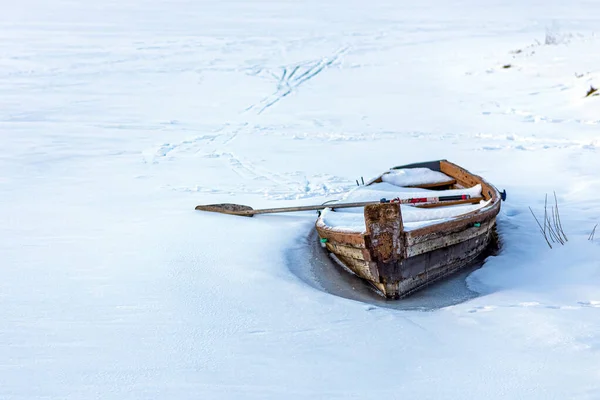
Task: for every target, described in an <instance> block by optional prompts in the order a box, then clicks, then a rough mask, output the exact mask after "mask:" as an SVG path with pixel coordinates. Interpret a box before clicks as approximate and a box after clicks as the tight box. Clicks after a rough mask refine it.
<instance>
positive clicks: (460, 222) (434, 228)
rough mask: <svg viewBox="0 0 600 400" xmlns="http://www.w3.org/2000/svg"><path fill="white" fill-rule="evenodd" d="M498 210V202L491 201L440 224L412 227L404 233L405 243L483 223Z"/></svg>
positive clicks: (416, 241) (408, 243)
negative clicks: (486, 205)
mask: <svg viewBox="0 0 600 400" xmlns="http://www.w3.org/2000/svg"><path fill="white" fill-rule="evenodd" d="M499 211H500V202H499V201H497V202H496V203H492V204H491V205H490V206H488V207H486V208H485V209H480V210H477V211H474V212H471V213H468V214H465V215H462V216H459V217H456V218H453V219H450V220H449V221H447V222H443V223H441V224H434V225H428V226H424V227H423V228H418V229H413V230H411V231H409V232H407V233H406V239H407V245H408V246H411V245H414V244H416V243H420V242H425V241H427V240H431V239H435V238H438V237H443V236H446V235H449V234H452V233H456V232H460V231H462V230H464V229H466V228H468V227H469V226H471V225H473V224H475V223H478V222H479V223H483V222H486V221H488V220H490V219H494V220H495V218H496V215H497V214H498V212H499Z"/></svg>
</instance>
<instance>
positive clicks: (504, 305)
mask: <svg viewBox="0 0 600 400" xmlns="http://www.w3.org/2000/svg"><path fill="white" fill-rule="evenodd" d="M0 25H1V29H0V93H2V95H1V96H0V137H1V138H2V151H1V152H0V263H1V264H0V265H1V268H0V360H1V362H0V399H7V400H13V399H18V400H24V399H119V400H125V399H179V400H182V399H200V398H201V399H281V398H286V399H306V398H324V399H381V398H400V397H402V398H419V399H458V398H460V399H481V398H485V399H506V398H518V399H540V398H543V399H597V398H600V379H599V377H600V262H599V261H598V260H600V242H599V241H600V236H598V235H596V236H598V237H596V238H595V240H588V237H589V236H590V232H591V231H592V229H593V227H594V225H595V224H597V223H599V222H600V177H599V176H598V171H599V170H600V112H599V110H600V96H594V95H590V96H588V97H585V95H586V93H587V92H588V91H589V90H590V87H591V86H593V87H598V86H600V69H599V65H600V52H599V51H598V49H599V48H600V38H599V37H598V36H597V33H596V32H597V30H598V27H599V26H600V2H592V1H584V0H574V1H569V2H565V1H558V0H544V1H537V0H534V1H528V2H523V1H516V0H508V1H507V0H504V1H498V0H492V1H486V2H481V1H474V0H466V1H462V2H446V1H440V0H427V1H424V2H416V1H413V2H390V1H381V0H374V1H370V2H363V1H356V0H349V1H338V0H325V1H315V0H307V1H302V2H298V1H280V2H271V1H259V0H256V1H244V2H241V1H229V0H223V1H219V2H208V1H191V0H180V1H176V2H172V1H171V2H167V1H164V0H143V1H142V0H130V1H111V0H109V1H105V2H97V1H96V2H93V1H80V2H73V1H66V0H44V1H41V0H24V1H19V2H7V1H5V2H4V4H3V7H2V13H0ZM443 158H445V159H448V160H450V161H452V162H455V163H457V164H459V165H461V166H464V167H465V168H467V169H469V170H470V171H472V172H473V173H476V174H478V175H481V176H484V177H485V178H486V179H488V180H489V181H490V182H491V183H492V184H494V185H496V186H497V187H498V188H499V189H500V190H502V189H506V190H507V192H508V200H507V202H505V203H503V205H502V211H501V213H500V215H499V218H498V228H499V234H500V236H501V239H502V242H503V246H502V250H501V251H500V253H499V254H498V255H497V256H494V257H490V258H488V260H487V262H486V263H485V265H484V266H483V267H482V268H481V269H479V270H477V271H475V272H473V273H472V274H471V275H470V276H469V277H468V279H467V283H468V285H469V287H470V288H471V289H473V290H476V291H477V292H479V293H480V294H481V295H480V296H479V297H476V298H474V299H471V300H469V301H466V302H464V303H461V304H457V305H454V306H450V307H444V308H441V309H438V310H435V311H430V312H420V311H402V310H394V309H387V308H380V307H375V306H372V305H369V304H366V303H361V302H358V301H353V300H348V299H345V298H341V297H336V296H334V295H331V294H329V293H325V292H322V291H319V290H317V289H314V288H313V287H311V286H309V285H307V284H305V283H304V282H303V281H302V280H300V279H299V278H298V277H297V276H296V275H294V274H293V273H292V272H290V269H289V268H288V267H289V266H288V265H287V264H286V254H287V252H288V250H289V249H290V248H291V247H293V246H294V244H295V243H297V242H298V240H299V238H302V237H306V235H307V233H308V231H309V230H310V229H312V227H313V225H314V222H315V218H316V215H315V214H314V213H312V212H304V213H290V214H274V215H262V216H257V217H254V218H241V217H239V218H238V217H234V216H228V215H222V214H215V213H202V212H199V211H195V210H194V206H195V205H197V204H210V203H225V202H229V203H239V204H247V205H250V206H252V207H254V208H262V207H282V206H293V205H307V204H321V203H322V202H324V201H327V200H332V199H339V197H340V195H341V194H343V193H346V192H347V191H348V190H349V189H350V188H352V187H353V186H355V185H356V184H355V181H356V180H357V179H360V178H361V177H364V178H369V177H373V176H377V174H378V173H379V172H380V171H382V170H385V169H387V168H390V167H393V166H395V165H400V164H409V163H413V162H419V161H429V160H436V159H443ZM554 190H556V195H557V199H558V202H559V206H560V215H561V220H562V223H563V226H564V229H565V232H566V233H567V235H568V239H569V240H568V242H567V243H566V245H565V246H561V245H557V244H554V246H553V248H552V249H550V248H549V247H548V245H547V244H546V243H545V241H544V240H543V238H542V236H541V235H540V233H539V231H538V229H537V226H536V224H535V221H534V220H533V217H532V216H531V213H530V211H529V209H528V207H531V208H532V209H533V210H534V212H536V214H537V215H538V218H541V215H543V207H544V196H545V194H546V193H548V194H549V203H550V204H552V203H553V201H554V197H553V195H552V192H553V191H554ZM307 263H308V261H307Z"/></svg>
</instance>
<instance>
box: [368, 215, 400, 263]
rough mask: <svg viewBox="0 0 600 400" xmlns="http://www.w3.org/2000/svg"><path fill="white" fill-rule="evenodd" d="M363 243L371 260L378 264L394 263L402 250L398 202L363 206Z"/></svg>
mask: <svg viewBox="0 0 600 400" xmlns="http://www.w3.org/2000/svg"><path fill="white" fill-rule="evenodd" d="M364 215H365V225H366V227H367V234H366V235H365V244H366V245H367V249H368V250H369V253H370V256H371V260H373V261H374V262H376V263H377V264H378V266H379V265H385V264H393V263H396V262H397V261H398V260H399V259H400V258H401V256H402V252H403V250H404V244H403V243H402V242H403V238H404V232H403V230H404V229H403V228H404V226H403V224H402V216H401V214H400V204H398V203H383V204H376V205H370V206H366V207H365V213H364Z"/></svg>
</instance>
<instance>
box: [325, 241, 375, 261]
mask: <svg viewBox="0 0 600 400" xmlns="http://www.w3.org/2000/svg"><path fill="white" fill-rule="evenodd" d="M325 246H326V247H327V250H329V251H331V252H332V253H335V254H339V255H342V256H344V257H350V258H354V259H356V260H359V261H371V255H370V254H369V251H368V250H367V249H364V248H363V249H361V248H357V247H351V246H344V245H343V244H340V243H336V242H330V241H327V242H326V243H325Z"/></svg>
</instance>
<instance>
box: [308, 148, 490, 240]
mask: <svg viewBox="0 0 600 400" xmlns="http://www.w3.org/2000/svg"><path fill="white" fill-rule="evenodd" d="M435 163H439V170H441V169H442V163H446V164H447V165H450V166H451V167H454V168H457V169H458V170H459V171H462V172H463V173H465V174H468V175H469V176H471V177H472V178H474V179H475V180H479V181H480V184H481V185H482V194H483V196H486V195H488V196H489V197H490V199H489V200H491V202H490V204H488V205H486V206H484V207H482V208H480V209H478V210H474V211H470V212H468V213H465V214H462V215H458V216H456V217H450V218H448V219H446V220H444V221H441V222H437V223H431V224H428V225H426V226H423V227H420V228H415V229H410V230H404V233H405V234H406V235H407V237H409V238H416V237H419V236H427V235H429V234H431V233H434V232H442V233H446V231H460V230H461V229H464V228H465V227H466V226H468V225H469V224H471V223H476V222H484V221H486V220H488V219H490V218H495V216H496V215H497V214H498V213H499V212H500V192H499V191H498V189H496V187H495V186H494V185H492V184H491V183H489V182H488V181H486V180H485V179H484V178H483V177H481V176H479V175H476V174H473V173H471V172H469V171H468V170H466V169H464V168H463V167H461V166H459V165H457V164H454V163H452V162H450V161H448V160H446V159H443V160H438V161H428V162H423V163H415V164H408V165H405V166H398V167H393V168H390V170H388V171H385V172H383V173H382V174H380V175H379V176H377V177H376V178H373V179H371V180H369V181H368V182H367V183H366V184H365V186H369V185H371V184H373V183H375V182H377V181H378V180H380V179H381V177H382V176H383V175H385V174H387V173H389V171H392V170H398V169H404V168H421V165H429V166H431V165H435ZM428 168H429V167H428ZM447 175H448V174H447ZM448 176H451V175H448ZM451 177H452V178H453V179H456V181H457V183H458V182H461V179H459V178H458V177H455V176H451ZM484 185H485V186H487V187H488V189H491V191H489V190H488V193H483V189H484V188H483V186H484ZM327 208H328V209H332V208H335V207H327ZM463 225H465V226H464V227H463ZM315 227H316V228H317V230H318V231H319V234H320V235H321V231H323V233H327V234H328V236H330V235H332V236H338V235H343V236H344V237H345V236H357V235H359V236H361V237H364V235H366V234H367V232H366V228H365V230H363V231H361V232H359V231H352V230H349V229H344V228H342V229H339V228H336V227H332V226H329V225H327V224H326V223H325V222H324V221H323V217H322V216H321V215H319V217H318V218H317V222H316V224H315ZM321 237H323V235H321ZM354 241H355V240H351V242H354ZM342 243H344V244H347V243H348V242H347V241H346V240H343V241H342ZM363 246H364V239H363V240H362V246H360V247H363Z"/></svg>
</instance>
